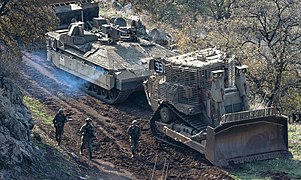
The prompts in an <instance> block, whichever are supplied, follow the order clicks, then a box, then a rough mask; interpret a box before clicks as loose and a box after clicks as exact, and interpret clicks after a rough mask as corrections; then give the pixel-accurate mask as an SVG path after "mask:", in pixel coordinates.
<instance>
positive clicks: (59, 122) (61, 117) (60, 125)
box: [53, 108, 67, 146]
mask: <svg viewBox="0 0 301 180" xmlns="http://www.w3.org/2000/svg"><path fill="white" fill-rule="evenodd" d="M66 122H67V118H66V115H65V114H64V109H62V108H61V109H59V111H58V113H57V114H56V115H55V117H54V118H53V125H54V128H55V139H56V141H57V143H58V146H59V145H60V144H61V141H62V138H63V134H64V126H65V123H66Z"/></svg>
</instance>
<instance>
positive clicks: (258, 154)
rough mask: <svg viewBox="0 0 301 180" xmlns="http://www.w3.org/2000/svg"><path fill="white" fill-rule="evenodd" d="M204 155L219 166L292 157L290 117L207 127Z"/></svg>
mask: <svg viewBox="0 0 301 180" xmlns="http://www.w3.org/2000/svg"><path fill="white" fill-rule="evenodd" d="M205 157H206V158H207V159H208V160H209V161H210V162H211V163H212V164H214V165H217V166H227V165H231V164H238V163H244V162H250V161H255V160H265V159H272V158H278V157H286V158H289V157H292V154H291V153H290V152H289V151H288V136H287V118H285V117H283V116H277V115H275V116H269V117H260V118H254V119H248V120H242V121H233V122H227V123H224V124H221V125H219V126H217V127H216V128H212V127H208V128H207V139H206V145H205Z"/></svg>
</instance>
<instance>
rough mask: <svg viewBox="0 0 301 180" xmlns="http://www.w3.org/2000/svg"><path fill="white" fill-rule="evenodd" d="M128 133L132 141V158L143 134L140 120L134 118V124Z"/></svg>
mask: <svg viewBox="0 0 301 180" xmlns="http://www.w3.org/2000/svg"><path fill="white" fill-rule="evenodd" d="M127 132H128V135H129V136H130V142H131V151H132V156H131V157H132V158H133V157H134V155H135V152H136V150H137V146H138V140H139V137H140V134H141V129H140V127H139V126H138V122H137V121H136V120H134V121H133V122H132V125H131V126H130V127H129V128H128V131H127Z"/></svg>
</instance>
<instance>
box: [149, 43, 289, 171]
mask: <svg viewBox="0 0 301 180" xmlns="http://www.w3.org/2000/svg"><path fill="white" fill-rule="evenodd" d="M149 69H150V71H151V72H152V73H151V75H150V77H149V78H148V80H147V81H145V82H144V86H145V93H146V96H147V98H148V102H149V104H150V105H151V107H152V109H153V110H154V114H153V117H152V118H151V120H150V128H151V131H152V133H153V135H154V136H155V137H156V138H157V139H159V140H161V141H163V142H166V143H169V144H173V145H176V146H182V145H187V146H189V147H191V148H192V149H195V150H196V151H198V152H200V153H202V154H204V155H205V157H206V158H207V159H208V160H209V161H210V162H211V163H213V164H214V165H218V166H226V165H229V164H233V163H242V162H247V161H253V160H263V159H270V158H276V157H291V156H292V155H291V153H290V152H289V151H288V134H287V133H288V132H287V118H286V117H285V116H283V115H281V114H280V113H279V112H277V111H276V109H275V108H266V109H255V110H250V108H249V103H248V95H249V88H248V85H247V82H246V74H245V73H246V71H247V66H245V65H242V66H241V65H237V64H236V63H235V61H234V59H233V58H229V57H227V55H226V54H225V53H224V52H221V51H219V50H216V49H212V48H210V49H205V50H201V51H196V52H192V53H188V54H184V55H178V56H175V57H170V58H155V59H152V60H150V68H149Z"/></svg>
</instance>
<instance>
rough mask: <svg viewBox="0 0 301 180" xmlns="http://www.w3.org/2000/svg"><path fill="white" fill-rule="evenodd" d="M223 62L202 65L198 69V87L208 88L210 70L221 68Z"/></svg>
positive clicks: (209, 85) (222, 67)
mask: <svg viewBox="0 0 301 180" xmlns="http://www.w3.org/2000/svg"><path fill="white" fill-rule="evenodd" d="M223 69H224V64H223V63H217V64H212V65H210V66H204V67H203V68H200V69H199V76H200V78H199V79H200V87H202V88H206V89H210V88H211V82H210V80H211V78H212V77H211V72H212V71H216V70H223Z"/></svg>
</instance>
